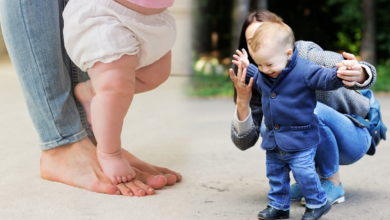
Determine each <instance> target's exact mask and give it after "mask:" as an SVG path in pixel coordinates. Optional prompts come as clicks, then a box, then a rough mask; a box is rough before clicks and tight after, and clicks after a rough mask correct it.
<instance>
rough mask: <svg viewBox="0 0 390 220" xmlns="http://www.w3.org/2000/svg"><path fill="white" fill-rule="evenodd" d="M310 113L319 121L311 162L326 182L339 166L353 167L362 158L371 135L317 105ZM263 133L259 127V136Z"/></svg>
mask: <svg viewBox="0 0 390 220" xmlns="http://www.w3.org/2000/svg"><path fill="white" fill-rule="evenodd" d="M314 112H315V113H316V114H317V117H318V120H319V130H320V139H321V140H320V144H319V145H318V146H317V153H316V156H315V159H314V160H315V162H316V166H317V168H318V172H319V174H320V176H321V177H323V178H329V177H331V176H333V175H334V174H336V173H337V172H338V171H339V165H349V164H353V163H355V162H356V161H358V160H359V159H360V158H362V157H363V156H364V155H365V154H366V152H367V151H368V149H369V148H370V144H371V135H370V134H369V133H368V131H367V129H366V128H360V127H358V126H357V125H355V124H354V123H353V122H352V121H351V119H349V118H347V117H346V116H344V115H343V114H341V113H339V112H338V111H336V110H334V109H333V108H331V107H329V106H327V105H324V104H322V103H320V102H317V107H316V108H315V110H314ZM264 129H265V125H264V123H262V124H261V128H260V132H261V133H263V132H264Z"/></svg>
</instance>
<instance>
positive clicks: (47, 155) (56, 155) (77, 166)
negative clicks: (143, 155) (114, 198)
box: [41, 138, 167, 196]
mask: <svg viewBox="0 0 390 220" xmlns="http://www.w3.org/2000/svg"><path fill="white" fill-rule="evenodd" d="M134 171H135V173H136V177H135V180H133V181H132V182H131V183H126V184H123V183H122V184H119V185H117V186H114V185H112V184H111V181H110V180H109V179H108V178H107V177H106V176H105V175H104V173H103V171H102V169H101V167H100V165H99V163H98V161H97V157H96V147H95V146H94V145H93V144H92V142H91V141H90V140H89V139H88V138H84V139H82V140H80V141H78V142H76V143H72V144H68V145H65V146H61V147H57V148H54V149H51V150H46V151H42V155H41V176H42V178H43V179H46V180H51V181H55V182H62V183H65V184H67V185H70V186H74V187H78V188H82V189H86V190H89V191H93V192H98V193H107V194H122V195H128V196H132V195H135V196H143V195H145V194H146V195H153V194H154V193H155V192H154V190H153V188H154V189H159V188H162V187H164V186H165V185H166V181H167V180H166V178H165V177H164V176H160V175H150V174H147V173H144V172H141V171H139V170H138V169H134Z"/></svg>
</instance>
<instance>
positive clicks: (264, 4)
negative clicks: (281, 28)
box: [257, 0, 268, 10]
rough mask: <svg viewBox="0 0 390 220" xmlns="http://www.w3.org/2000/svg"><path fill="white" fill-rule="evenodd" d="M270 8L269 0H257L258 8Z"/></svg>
mask: <svg viewBox="0 0 390 220" xmlns="http://www.w3.org/2000/svg"><path fill="white" fill-rule="evenodd" d="M260 9H261V10H268V0H257V10H260Z"/></svg>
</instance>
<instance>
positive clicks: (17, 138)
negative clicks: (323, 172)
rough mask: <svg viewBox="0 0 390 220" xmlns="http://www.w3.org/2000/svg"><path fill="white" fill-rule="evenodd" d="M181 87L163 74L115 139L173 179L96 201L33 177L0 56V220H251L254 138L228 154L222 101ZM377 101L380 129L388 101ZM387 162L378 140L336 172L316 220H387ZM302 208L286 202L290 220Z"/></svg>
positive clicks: (34, 146) (226, 104) (21, 120)
mask: <svg viewBox="0 0 390 220" xmlns="http://www.w3.org/2000/svg"><path fill="white" fill-rule="evenodd" d="M186 83H187V78H185V77H170V78H169V80H168V81H167V82H166V83H165V84H164V85H162V86H161V87H159V88H158V89H156V90H154V91H152V92H148V93H145V94H141V95H137V96H136V97H135V99H134V103H133V105H132V107H131V109H130V111H129V114H128V116H127V117H126V121H125V127H124V132H123V135H122V136H123V145H124V147H125V148H126V149H127V150H129V151H130V152H132V153H134V154H135V155H137V156H138V157H140V158H141V159H143V160H145V161H148V162H150V163H153V164H156V165H160V166H163V167H168V168H170V169H173V170H176V171H178V172H180V173H181V174H182V175H183V181H182V182H180V183H178V184H176V185H174V186H170V187H165V188H164V189H162V190H159V191H157V193H156V195H154V196H148V197H144V198H129V197H124V196H111V195H103V194H98V193H92V192H89V191H86V190H82V189H78V188H74V187H70V186H67V185H64V184H61V183H56V182H50V181H46V180H43V179H41V178H40V174H39V158H40V150H39V148H38V137H37V134H36V132H35V130H34V126H33V124H32V122H31V119H30V117H29V115H28V112H27V108H26V104H25V102H24V99H23V96H22V92H21V88H20V86H19V83H18V81H17V77H16V75H15V73H14V70H13V68H12V65H11V63H10V62H9V60H8V58H5V57H2V58H0V106H1V107H0V125H1V126H0V152H1V154H0V164H1V166H0V176H1V178H0V219H40V220H41V219H50V220H51V219H56V220H60V219H80V220H84V219H116V220H122V219H123V220H124V219H131V220H133V219H137V220H138V219H143V220H155V219H164V220H165V219H167V220H168V219H169V220H171V219H174V220H175V219H179V220H195V219H207V220H209V219H211V220H225V219H237V220H246V219H249V220H255V219H257V218H256V216H257V213H258V212H259V211H260V210H262V209H263V208H265V207H266V205H267V203H268V200H267V192H268V189H269V186H268V180H267V178H266V175H265V153H264V151H263V150H261V149H260V147H259V144H260V141H259V142H258V144H257V145H256V146H255V147H253V148H251V149H249V150H247V151H245V152H242V151H240V150H238V149H237V148H235V147H234V145H233V144H232V142H231V140H230V123H231V118H232V115H233V110H234V104H233V102H232V100H231V99H197V98H188V97H186V96H185V95H184V87H185V86H186ZM378 100H379V101H380V103H381V109H382V114H383V119H384V121H385V124H386V125H387V126H388V127H389V129H390V96H384V95H379V96H378ZM388 135H389V139H390V134H388ZM389 158H390V141H385V142H381V144H380V145H379V146H378V148H377V153H376V155H375V156H365V157H363V158H362V159H361V160H360V161H358V162H357V163H356V164H354V165H351V166H345V167H341V170H340V174H341V178H342V183H343V185H344V189H345V191H346V201H345V202H344V203H342V204H337V205H334V206H333V208H332V210H331V211H330V212H329V213H328V214H327V215H325V216H324V217H323V218H321V219H323V220H335V219H336V220H337V219H340V220H356V219H376V220H379V219H383V220H385V219H389V218H390V209H389V205H390V188H389V187H388V186H389V183H390V165H389ZM304 210H305V208H304V207H302V206H300V205H299V204H298V203H293V204H292V207H291V214H290V219H300V217H301V215H302V214H303V212H304Z"/></svg>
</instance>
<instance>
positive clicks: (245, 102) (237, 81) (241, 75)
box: [229, 62, 253, 121]
mask: <svg viewBox="0 0 390 220" xmlns="http://www.w3.org/2000/svg"><path fill="white" fill-rule="evenodd" d="M229 72H230V79H231V80H232V81H233V83H234V87H235V88H236V91H237V103H236V104H237V113H238V119H239V120H240V121H243V120H245V119H246V118H247V117H248V115H249V112H250V107H249V102H250V100H251V98H252V85H253V77H252V78H251V79H250V80H249V84H245V77H246V68H243V66H242V64H241V62H239V63H238V71H237V76H236V74H235V73H234V70H233V69H230V70H229Z"/></svg>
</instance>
